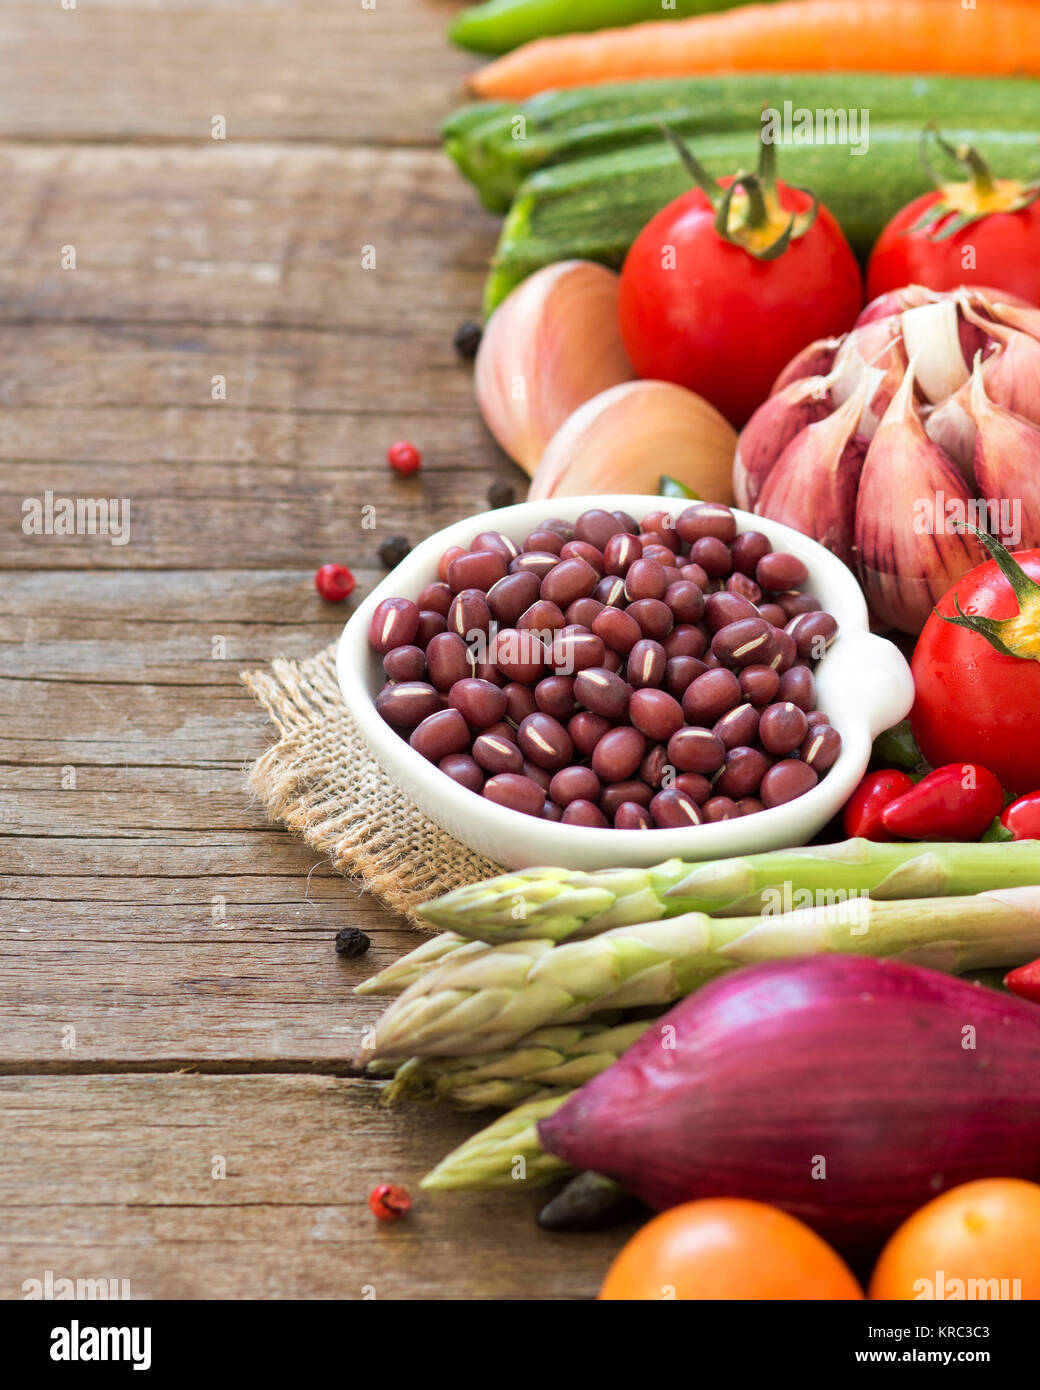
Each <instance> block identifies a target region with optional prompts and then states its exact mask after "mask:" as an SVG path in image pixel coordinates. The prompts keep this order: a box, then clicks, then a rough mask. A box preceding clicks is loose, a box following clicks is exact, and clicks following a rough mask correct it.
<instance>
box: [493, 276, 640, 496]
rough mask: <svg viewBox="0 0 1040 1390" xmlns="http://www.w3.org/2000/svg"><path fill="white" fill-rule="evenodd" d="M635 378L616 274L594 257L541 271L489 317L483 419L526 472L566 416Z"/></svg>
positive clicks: (537, 458) (538, 457) (533, 466)
mask: <svg viewBox="0 0 1040 1390" xmlns="http://www.w3.org/2000/svg"><path fill="white" fill-rule="evenodd" d="M634 376H635V372H634V371H633V369H632V365H631V363H630V362H629V360H628V357H627V356H626V354H625V348H624V344H623V343H622V341H621V330H620V328H619V327H618V277H617V276H616V275H615V274H614V272H613V271H611V270H607V269H606V268H605V267H604V266H601V265H595V264H593V262H592V261H560V262H558V263H557V264H555V265H548V266H544V267H543V268H542V269H541V270H539V271H536V272H535V274H534V275H531V276H529V277H528V279H526V280H525V281H524V282H523V283H522V284H521V285H518V286H517V288H516V289H515V290H514V291H513V292H512V294H511V295H510V296H509V297H508V299H506V300H504V301H503V303H502V304H500V305H499V307H498V308H497V309H496V310H495V312H494V313H493V314H492V315H491V318H490V319H489V320H488V324H487V327H486V328H485V329H484V336H483V338H482V339H481V343H480V348H479V350H478V352H477V360H476V368H475V374H474V383H475V386H476V393H477V404H478V405H479V407H480V413H481V415H482V416H483V417H484V423H485V424H486V425H487V427H488V429H489V430H490V431H491V433H492V434H493V435H494V436H495V439H496V440H497V441H498V443H499V444H500V445H501V446H502V448H503V449H504V450H505V451H506V453H507V454H508V455H509V457H510V458H512V459H515V461H516V462H517V463H518V464H519V465H520V467H521V468H523V469H524V471H525V472H527V473H533V472H534V469H535V466H536V464H537V463H538V460H539V459H540V458H541V456H542V452H543V451H544V449H545V446H546V444H548V442H549V440H550V439H551V438H552V436H553V434H554V433H555V432H556V430H557V429H558V428H559V426H560V425H562V424H563V422H564V420H566V419H567V417H568V416H569V415H570V414H571V413H572V412H573V411H575V410H576V409H577V408H578V406H579V405H582V404H583V403H584V402H585V401H587V400H589V399H590V397H592V396H595V395H598V394H599V392H600V391H604V390H606V389H607V387H608V386H615V385H617V384H618V383H619V382H622V381H631V379H632V378H633V377H634Z"/></svg>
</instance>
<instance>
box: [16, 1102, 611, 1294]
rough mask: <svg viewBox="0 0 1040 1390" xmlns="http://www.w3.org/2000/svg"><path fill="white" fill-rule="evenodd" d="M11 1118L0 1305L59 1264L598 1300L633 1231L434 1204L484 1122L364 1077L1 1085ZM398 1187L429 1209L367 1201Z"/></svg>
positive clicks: (469, 1199)
mask: <svg viewBox="0 0 1040 1390" xmlns="http://www.w3.org/2000/svg"><path fill="white" fill-rule="evenodd" d="M0 1113H2V1114H4V1115H5V1116H6V1117H7V1119H8V1121H9V1128H10V1140H9V1143H8V1144H7V1147H6V1152H5V1157H4V1163H3V1164H2V1165H0V1202H2V1204H3V1210H4V1222H3V1229H2V1232H0V1297H6V1298H18V1297H21V1296H22V1292H21V1290H22V1283H23V1281H24V1280H26V1279H33V1278H35V1279H42V1278H43V1277H44V1273H45V1271H46V1270H47V1269H50V1270H52V1271H53V1272H54V1274H55V1276H62V1275H64V1276H66V1277H72V1278H76V1277H79V1278H104V1277H108V1278H113V1279H129V1281H130V1291H131V1295H132V1296H133V1297H135V1298H186V1299H194V1298H299V1297H306V1298H330V1299H331V1298H336V1299H363V1298H369V1299H371V1298H375V1299H377V1300H378V1299H386V1298H429V1299H434V1298H436V1299H444V1298H474V1297H479V1298H524V1297H531V1296H537V1297H543V1298H551V1297H557V1298H581V1297H590V1296H591V1295H592V1294H594V1292H595V1290H596V1288H597V1286H598V1284H599V1282H600V1279H601V1277H602V1270H603V1269H604V1267H605V1266H606V1263H607V1262H608V1261H609V1259H610V1258H611V1256H612V1255H613V1254H614V1253H615V1251H616V1250H617V1248H618V1247H619V1245H620V1243H621V1240H622V1239H623V1233H618V1232H611V1233H609V1234H603V1235H598V1236H583V1237H580V1238H579V1237H574V1236H550V1235H547V1234H545V1233H544V1232H542V1231H540V1230H538V1229H537V1228H536V1226H535V1224H534V1220H533V1216H534V1213H535V1212H536V1211H537V1209H538V1206H539V1204H540V1201H541V1200H544V1198H542V1197H540V1196H539V1194H538V1193H537V1192H524V1191H517V1192H497V1193H484V1194H480V1195H479V1196H478V1197H476V1198H474V1197H473V1196H468V1195H467V1194H465V1193H438V1194H436V1195H434V1194H429V1195H428V1196H427V1195H423V1194H421V1193H419V1192H418V1190H417V1185H418V1179H419V1178H420V1177H421V1175H422V1173H423V1172H424V1171H425V1170H426V1169H427V1168H428V1167H429V1166H430V1165H431V1164H432V1163H433V1162H434V1161H435V1160H436V1158H437V1157H438V1156H439V1155H440V1154H441V1152H442V1151H443V1149H444V1148H445V1146H446V1144H451V1143H454V1142H458V1141H460V1140H461V1139H462V1138H463V1137H464V1136H465V1135H466V1133H467V1132H468V1131H469V1130H470V1129H471V1128H472V1123H473V1122H472V1120H465V1119H463V1118H462V1117H459V1116H455V1117H451V1118H445V1117H444V1116H442V1115H440V1114H438V1113H437V1112H434V1111H430V1110H423V1109H418V1110H416V1109H413V1110H411V1111H410V1112H408V1113H407V1114H405V1113H404V1112H398V1111H396V1110H394V1111H388V1110H386V1109H385V1108H384V1107H382V1106H381V1105H380V1104H379V1101H378V1098H377V1095H376V1093H375V1087H374V1086H372V1085H371V1084H370V1083H366V1082H359V1081H350V1080H340V1079H334V1078H330V1077H301V1076H279V1077H213V1076H104V1077H101V1076H90V1077H86V1076H85V1077H64V1078H55V1077H18V1078H14V1077H0ZM221 1157H222V1158H223V1159H224V1162H225V1166H226V1174H227V1176H226V1177H224V1178H214V1177H213V1176H212V1174H213V1172H214V1171H215V1169H214V1161H215V1159H218V1158H221ZM216 1171H219V1168H218V1169H216ZM72 1172H75V1173H77V1174H78V1175H80V1182H79V1183H78V1184H75V1185H74V1184H72V1183H70V1173H72ZM388 1178H392V1179H393V1180H395V1181H398V1182H402V1183H404V1184H406V1185H407V1186H408V1187H409V1188H410V1189H411V1191H412V1192H413V1194H414V1195H415V1196H416V1198H417V1200H416V1204H415V1208H414V1212H413V1215H412V1216H411V1217H410V1218H409V1219H408V1220H407V1221H403V1222H401V1223H399V1224H398V1225H394V1226H385V1225H382V1224H380V1223H377V1222H376V1221H375V1219H374V1218H373V1217H372V1215H371V1214H370V1212H369V1211H368V1207H367V1204H366V1200H365V1199H366V1196H367V1194H368V1192H369V1191H370V1189H371V1188H372V1186H373V1185H374V1184H375V1183H377V1182H383V1181H386V1180H387V1179H388ZM478 1211H479V1214H478ZM41 1229H45V1230H46V1231H47V1238H46V1242H45V1243H41V1241H40V1237H39V1232H40V1230H41Z"/></svg>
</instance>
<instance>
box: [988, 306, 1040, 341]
mask: <svg viewBox="0 0 1040 1390" xmlns="http://www.w3.org/2000/svg"><path fill="white" fill-rule="evenodd" d="M986 311H987V313H988V314H989V316H990V318H992V319H995V320H996V322H997V323H999V324H1001V325H1002V326H1003V327H1004V328H1013V329H1015V330H1016V332H1018V333H1027V334H1028V335H1029V337H1030V338H1040V309H1034V308H1033V307H1032V305H1030V304H1008V303H1007V302H1006V301H1004V300H1001V301H1000V302H999V303H995V304H987V305H986Z"/></svg>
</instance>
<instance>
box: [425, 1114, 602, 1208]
mask: <svg viewBox="0 0 1040 1390" xmlns="http://www.w3.org/2000/svg"><path fill="white" fill-rule="evenodd" d="M573 1094H574V1093H573V1091H564V1092H563V1094H562V1095H555V1096H548V1097H546V1098H545V1099H542V1100H536V1101H532V1102H531V1103H530V1104H529V1105H521V1106H518V1107H517V1109H516V1110H507V1111H506V1113H505V1114H504V1115H501V1116H500V1117H499V1118H498V1119H497V1120H495V1122H494V1123H493V1124H490V1125H488V1126H487V1128H486V1129H482V1130H480V1132H479V1133H477V1134H474V1136H473V1137H472V1139H467V1140H466V1142H465V1143H464V1144H460V1145H459V1147H458V1148H457V1149H455V1150H454V1152H452V1153H450V1154H449V1155H448V1157H447V1158H445V1159H444V1160H443V1161H442V1162H440V1163H438V1164H437V1167H436V1168H434V1169H433V1171H432V1172H430V1173H427V1174H426V1176H425V1177H424V1178H423V1180H422V1182H421V1184H420V1186H421V1187H426V1188H430V1187H433V1188H451V1187H514V1186H519V1185H522V1184H526V1185H527V1186H529V1187H541V1186H542V1185H543V1184H544V1183H547V1182H552V1181H553V1179H554V1178H559V1177H563V1175H564V1174H566V1173H569V1172H570V1171H571V1170H570V1168H569V1167H568V1166H567V1164H566V1163H564V1162H563V1160H562V1159H559V1158H555V1157H554V1156H553V1155H552V1154H547V1153H544V1152H543V1151H542V1146H541V1144H540V1143H539V1142H538V1129H537V1125H538V1121H539V1120H544V1119H545V1118H546V1117H547V1116H548V1115H551V1114H552V1113H553V1111H554V1110H557V1109H558V1108H559V1107H560V1106H561V1105H562V1104H563V1102H564V1101H565V1100H567V1099H568V1098H569V1097H570V1096H571V1095H573Z"/></svg>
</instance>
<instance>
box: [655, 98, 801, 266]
mask: <svg viewBox="0 0 1040 1390" xmlns="http://www.w3.org/2000/svg"><path fill="white" fill-rule="evenodd" d="M658 125H659V126H660V129H661V130H662V132H663V133H664V135H665V137H666V138H667V139H668V140H669V141H670V142H671V143H672V145H673V146H674V147H675V150H676V152H677V153H678V155H679V158H680V159H681V160H682V163H683V167H684V168H685V169H686V172H687V173H688V174H689V175H690V177H691V178H692V179H693V181H694V183H695V184H696V185H697V187H698V188H699V189H700V190H701V192H702V193H704V194H705V196H706V197H707V198H708V200H709V202H710V203H711V205H712V207H713V208H714V209H715V230H716V232H717V233H718V234H719V236H720V237H722V239H723V240H724V241H728V242H729V243H730V245H731V246H740V247H742V248H743V249H744V250H745V251H747V252H748V253H749V254H750V255H752V256H754V257H755V258H756V259H757V260H760V261H773V260H776V259H777V257H778V256H782V255H783V253H784V252H785V251H786V250H787V248H788V246H790V244H791V242H792V240H793V239H794V238H795V237H799V236H804V235H805V233H806V232H807V231H808V230H809V228H810V227H811V226H812V225H813V223H814V222H815V221H816V218H817V215H818V213H819V210H820V202H819V199H818V198H817V197H816V196H815V194H813V193H810V192H809V190H808V189H804V188H798V189H796V191H797V192H799V193H804V194H805V196H806V197H808V198H811V199H812V206H811V207H810V208H809V209H808V211H807V212H804V213H797V212H792V213H790V214H789V215H788V214H787V212H786V210H785V209H783V208H782V207H781V206H780V198H779V193H778V191H777V182H776V147H775V145H774V143H773V142H772V141H771V140H767V139H766V132H765V126H761V127H760V128H759V150H758V169H757V171H756V172H755V173H750V172H748V171H747V170H743V169H741V170H739V171H738V173H737V174H735V175H734V177H733V179H732V180H731V182H730V183H729V184H728V185H727V186H726V188H723V187H722V185H721V184H720V183H719V182H718V180H717V179H713V178H712V176H711V175H710V174H709V173H708V171H707V169H705V167H704V165H703V164H702V163H701V162H700V160H699V159H698V158H697V157H696V155H695V154H694V153H693V152H692V150H690V149H689V148H688V147H687V145H686V143H685V142H684V141H683V140H682V139H680V137H679V136H678V135H677V134H676V133H675V131H674V130H672V129H671V127H670V126H668V125H667V124H666V123H665V122H664V121H659V122H658ZM790 186H791V187H792V188H794V187H795V186H794V185H790ZM738 194H739V195H740V200H739V202H737V201H736V200H737V195H738ZM735 204H736V205H735Z"/></svg>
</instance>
